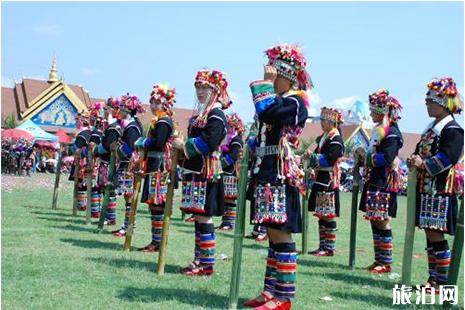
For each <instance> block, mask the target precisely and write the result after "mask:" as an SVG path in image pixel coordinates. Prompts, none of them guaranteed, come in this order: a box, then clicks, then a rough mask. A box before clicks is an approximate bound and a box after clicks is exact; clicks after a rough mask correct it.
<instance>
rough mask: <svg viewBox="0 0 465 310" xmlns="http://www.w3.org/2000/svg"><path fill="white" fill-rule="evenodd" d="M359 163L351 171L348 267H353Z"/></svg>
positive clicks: (355, 242) (355, 243)
mask: <svg viewBox="0 0 465 310" xmlns="http://www.w3.org/2000/svg"><path fill="white" fill-rule="evenodd" d="M359 168H360V167H359V163H358V162H356V163H355V165H354V171H353V172H352V176H353V177H352V210H351V214H350V246H349V267H350V269H352V270H354V269H355V248H356V245H357V209H358V208H357V207H358V192H359V190H360V169H359Z"/></svg>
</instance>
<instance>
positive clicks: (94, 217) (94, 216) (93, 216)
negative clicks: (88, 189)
mask: <svg viewBox="0 0 465 310" xmlns="http://www.w3.org/2000/svg"><path fill="white" fill-rule="evenodd" d="M90 217H91V218H93V219H98V218H100V213H92V214H91V215H90Z"/></svg>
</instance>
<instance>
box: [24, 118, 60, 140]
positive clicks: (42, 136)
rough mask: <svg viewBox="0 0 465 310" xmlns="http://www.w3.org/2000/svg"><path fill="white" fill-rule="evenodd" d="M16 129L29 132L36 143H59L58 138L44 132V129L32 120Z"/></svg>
mask: <svg viewBox="0 0 465 310" xmlns="http://www.w3.org/2000/svg"><path fill="white" fill-rule="evenodd" d="M16 128H18V129H22V130H25V131H27V132H29V133H30V134H31V135H32V136H33V137H34V139H35V140H36V141H51V142H57V141H58V138H57V136H55V135H53V134H51V133H48V132H46V131H45V130H43V129H42V128H40V127H39V126H37V125H36V124H35V123H34V122H32V121H31V120H27V121H25V122H24V123H22V124H21V125H19V126H18V127H16Z"/></svg>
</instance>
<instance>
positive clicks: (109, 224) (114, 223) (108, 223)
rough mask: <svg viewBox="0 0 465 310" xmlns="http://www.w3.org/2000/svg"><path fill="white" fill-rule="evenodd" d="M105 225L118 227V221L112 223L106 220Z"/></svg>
mask: <svg viewBox="0 0 465 310" xmlns="http://www.w3.org/2000/svg"><path fill="white" fill-rule="evenodd" d="M103 225H107V226H113V225H116V220H111V221H108V220H105V222H103Z"/></svg>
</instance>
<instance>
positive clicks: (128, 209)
mask: <svg viewBox="0 0 465 310" xmlns="http://www.w3.org/2000/svg"><path fill="white" fill-rule="evenodd" d="M130 215H131V203H130V202H126V204H125V207H124V222H123V226H121V230H124V231H126V230H127V229H128V226H129V216H130Z"/></svg>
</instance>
